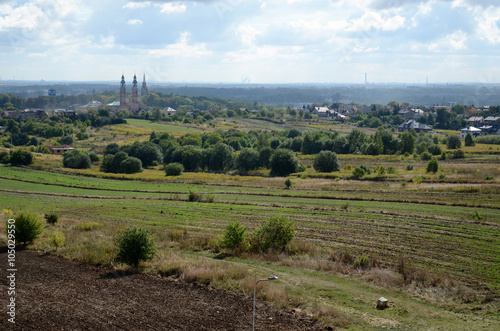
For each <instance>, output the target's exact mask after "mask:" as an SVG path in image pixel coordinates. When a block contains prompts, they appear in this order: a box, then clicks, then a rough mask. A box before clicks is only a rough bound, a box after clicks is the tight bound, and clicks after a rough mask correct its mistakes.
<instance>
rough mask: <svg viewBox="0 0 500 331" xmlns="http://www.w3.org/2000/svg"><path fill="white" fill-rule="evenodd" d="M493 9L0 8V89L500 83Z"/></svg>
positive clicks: (3, 4)
mask: <svg viewBox="0 0 500 331" xmlns="http://www.w3.org/2000/svg"><path fill="white" fill-rule="evenodd" d="M499 60H500V1H498V0H331V1H327V0H324V1H315V0H276V1H271V0H208V1H159V0H157V1H129V2H127V1H118V0H99V1H97V0H69V1H68V0H32V1H9V0H0V79H2V80H6V79H14V78H15V79H17V80H20V79H25V80H40V79H45V80H72V81H102V80H104V81H113V80H119V78H120V76H121V74H122V72H123V73H124V74H125V76H126V78H128V79H131V76H133V75H134V73H137V75H138V76H140V77H141V79H142V74H143V72H145V73H146V78H147V81H148V82H214V83H218V82H242V81H245V82H252V83H314V82H318V83H330V82H331V83H363V82H364V77H365V76H364V75H365V73H368V81H369V82H375V83H383V82H406V83H418V82H419V81H420V82H421V83H424V82H425V80H426V77H428V79H429V82H430V83H436V82H444V83H445V82H483V83H487V82H489V83H500V61H499Z"/></svg>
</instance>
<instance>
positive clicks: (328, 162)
mask: <svg viewBox="0 0 500 331" xmlns="http://www.w3.org/2000/svg"><path fill="white" fill-rule="evenodd" d="M313 167H314V170H316V171H318V172H332V171H339V170H340V162H339V159H338V158H337V154H335V153H334V152H331V151H321V152H319V154H318V155H316V157H315V158H314V163H313Z"/></svg>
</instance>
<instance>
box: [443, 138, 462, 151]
mask: <svg viewBox="0 0 500 331" xmlns="http://www.w3.org/2000/svg"><path fill="white" fill-rule="evenodd" d="M446 146H447V147H448V149H457V148H460V147H462V141H461V140H460V137H459V136H449V137H448V141H447V142H446Z"/></svg>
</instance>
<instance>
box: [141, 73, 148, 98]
mask: <svg viewBox="0 0 500 331" xmlns="http://www.w3.org/2000/svg"><path fill="white" fill-rule="evenodd" d="M146 94H148V86H147V85H146V74H145V73H144V77H143V78H142V88H141V97H143V96H145V95H146Z"/></svg>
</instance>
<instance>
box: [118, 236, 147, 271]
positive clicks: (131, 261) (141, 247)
mask: <svg viewBox="0 0 500 331" xmlns="http://www.w3.org/2000/svg"><path fill="white" fill-rule="evenodd" d="M116 246H117V247H118V255H117V257H116V259H117V260H118V261H119V262H123V263H126V264H128V265H130V266H134V267H137V266H138V265H139V263H141V261H148V260H151V259H152V258H153V256H154V255H155V253H156V247H155V243H154V241H153V239H152V238H151V237H150V236H149V232H148V230H145V229H141V228H136V227H131V228H128V229H127V230H125V231H124V232H122V233H121V234H120V235H119V236H118V238H117V241H116Z"/></svg>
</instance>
